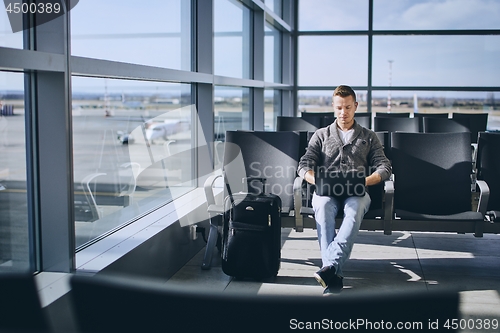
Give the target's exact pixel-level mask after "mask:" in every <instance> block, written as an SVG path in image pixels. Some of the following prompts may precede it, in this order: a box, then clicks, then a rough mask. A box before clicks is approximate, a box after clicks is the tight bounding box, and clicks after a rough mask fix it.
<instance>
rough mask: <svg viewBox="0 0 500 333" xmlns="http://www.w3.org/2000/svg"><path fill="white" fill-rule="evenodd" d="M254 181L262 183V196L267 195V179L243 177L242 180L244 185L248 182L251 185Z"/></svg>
mask: <svg viewBox="0 0 500 333" xmlns="http://www.w3.org/2000/svg"><path fill="white" fill-rule="evenodd" d="M254 180H258V181H260V182H261V183H262V194H265V193H266V181H267V179H266V178H260V177H243V178H242V179H241V182H242V183H244V182H247V183H249V184H250V183H251V182H253V181H254Z"/></svg>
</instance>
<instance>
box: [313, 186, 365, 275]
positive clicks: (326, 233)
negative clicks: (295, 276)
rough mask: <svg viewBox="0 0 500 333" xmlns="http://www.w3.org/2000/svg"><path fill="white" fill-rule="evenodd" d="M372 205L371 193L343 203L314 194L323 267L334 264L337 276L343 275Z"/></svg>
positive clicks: (354, 197)
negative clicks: (338, 224)
mask: <svg viewBox="0 0 500 333" xmlns="http://www.w3.org/2000/svg"><path fill="white" fill-rule="evenodd" d="M370 203H371V199H370V196H369V195H368V193H366V194H365V195H364V196H363V197H356V196H353V197H348V198H347V199H345V200H344V201H343V202H342V201H339V200H338V199H336V198H334V197H327V196H319V195H317V194H316V193H314V194H313V199H312V206H313V209H314V214H315V220H316V227H317V232H318V241H319V248H320V250H321V260H322V262H323V267H325V266H331V265H333V266H334V267H335V271H336V273H337V274H338V275H339V276H343V274H342V266H343V265H344V263H345V261H346V260H347V259H349V256H350V255H351V251H352V247H353V245H354V239H355V238H356V236H357V234H358V232H359V227H360V226H361V221H362V220H363V217H364V216H365V214H366V212H367V211H368V209H369V208H370ZM341 204H343V205H344V218H343V221H342V226H341V227H340V229H339V232H338V233H336V232H335V217H336V216H337V212H338V210H339V207H340V205H341Z"/></svg>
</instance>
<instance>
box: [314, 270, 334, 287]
mask: <svg viewBox="0 0 500 333" xmlns="http://www.w3.org/2000/svg"><path fill="white" fill-rule="evenodd" d="M334 276H336V274H335V267H333V266H325V267H323V268H321V269H320V270H319V271H317V272H316V273H314V278H315V279H316V280H317V281H318V282H319V284H321V286H322V287H323V288H327V287H328V283H329V281H330V280H331V279H332V278H333V277H334Z"/></svg>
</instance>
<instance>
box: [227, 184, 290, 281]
mask: <svg viewBox="0 0 500 333" xmlns="http://www.w3.org/2000/svg"><path fill="white" fill-rule="evenodd" d="M254 180H258V181H260V182H262V192H261V193H260V194H252V193H236V194H232V193H231V191H230V189H229V186H227V189H228V196H227V197H226V198H225V200H224V212H225V213H224V225H223V241H222V242H223V243H222V245H223V250H222V270H223V272H224V273H226V274H227V275H229V276H233V277H236V278H252V279H264V278H270V277H275V276H276V275H277V274H278V270H279V268H280V260H281V199H280V197H279V196H277V195H274V194H266V193H265V181H266V180H265V179H263V178H248V179H247V181H248V182H251V181H254Z"/></svg>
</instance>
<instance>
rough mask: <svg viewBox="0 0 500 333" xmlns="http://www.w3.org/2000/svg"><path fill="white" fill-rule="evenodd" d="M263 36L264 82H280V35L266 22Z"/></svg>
mask: <svg viewBox="0 0 500 333" xmlns="http://www.w3.org/2000/svg"><path fill="white" fill-rule="evenodd" d="M264 34H265V37H264V81H268V82H281V70H280V69H281V33H280V31H279V30H278V29H276V28H274V27H273V26H272V25H270V24H269V23H267V22H266V25H265V28H264Z"/></svg>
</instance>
